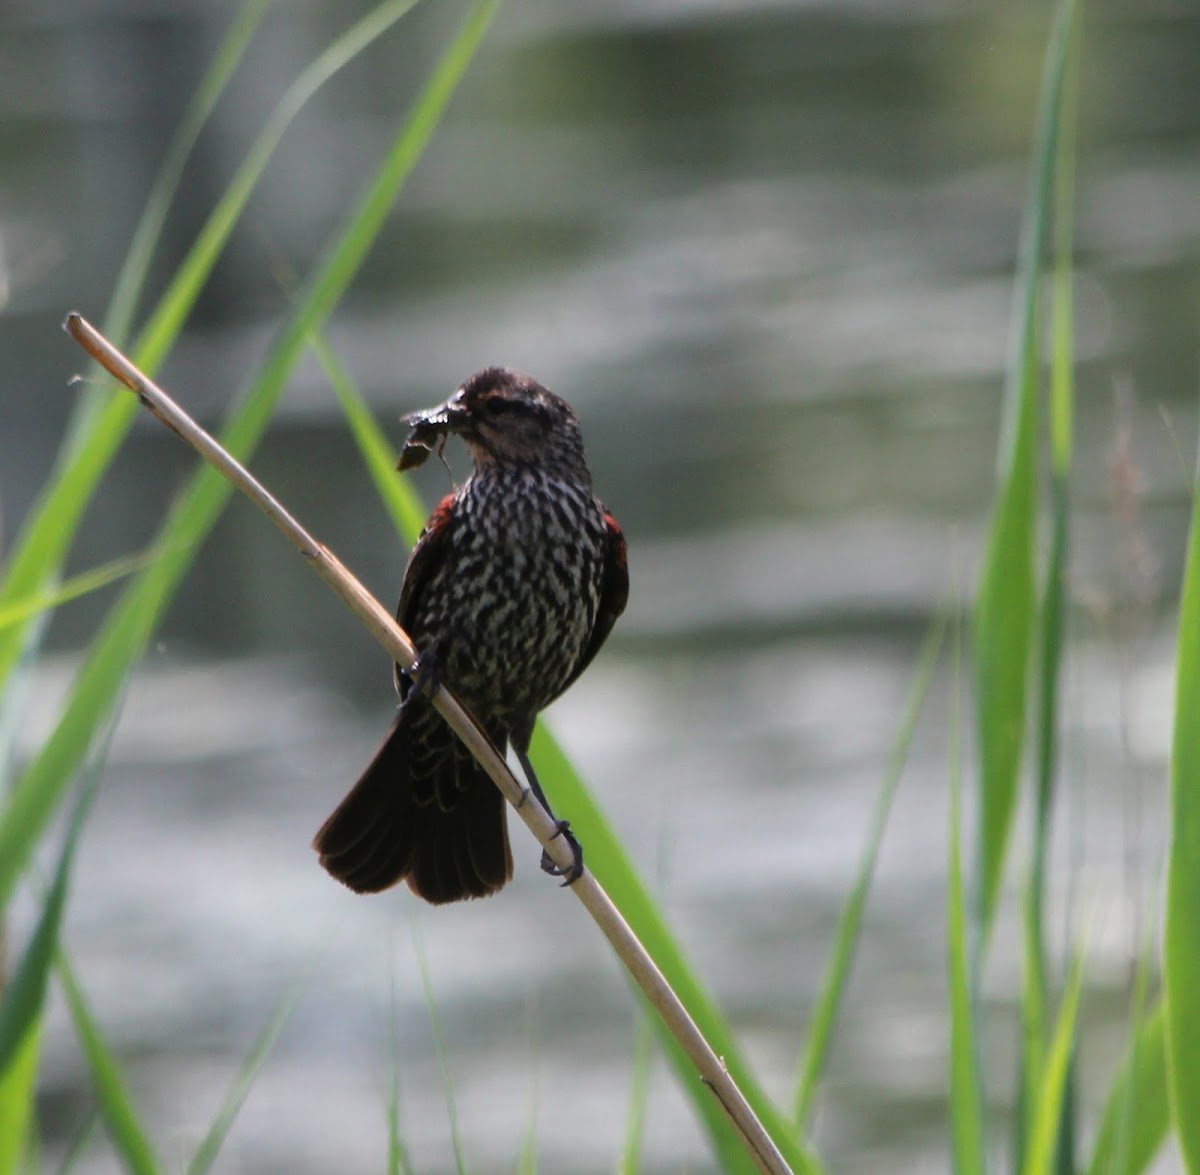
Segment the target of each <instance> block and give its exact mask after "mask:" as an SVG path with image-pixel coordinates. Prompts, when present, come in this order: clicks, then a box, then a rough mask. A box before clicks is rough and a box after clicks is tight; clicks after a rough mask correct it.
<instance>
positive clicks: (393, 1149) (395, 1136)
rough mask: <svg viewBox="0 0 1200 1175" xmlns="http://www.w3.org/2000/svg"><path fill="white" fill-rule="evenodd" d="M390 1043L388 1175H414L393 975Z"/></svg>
mask: <svg viewBox="0 0 1200 1175" xmlns="http://www.w3.org/2000/svg"><path fill="white" fill-rule="evenodd" d="M388 1044H389V1045H390V1050H389V1051H390V1056H389V1060H390V1062H391V1077H390V1079H389V1081H388V1101H387V1127H388V1163H387V1170H388V1175H412V1164H411V1163H410V1162H409V1158H408V1151H407V1150H406V1149H405V1146H404V1136H403V1134H401V1132H400V1027H399V1018H398V1017H397V1015H396V983H395V976H393V977H392V999H391V1003H390V1004H389V1005H388Z"/></svg>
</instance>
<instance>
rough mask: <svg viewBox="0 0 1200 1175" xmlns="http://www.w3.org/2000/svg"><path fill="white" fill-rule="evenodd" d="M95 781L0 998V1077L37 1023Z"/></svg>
mask: <svg viewBox="0 0 1200 1175" xmlns="http://www.w3.org/2000/svg"><path fill="white" fill-rule="evenodd" d="M110 730H111V727H110ZM98 778H99V772H98V771H97V772H94V773H92V775H91V776H90V777H89V778H88V779H86V780H85V782H84V786H83V788H82V789H81V791H80V793H79V798H78V799H77V800H76V802H75V810H74V812H73V813H72V814H71V820H70V823H69V824H68V826H67V833H66V836H65V837H64V839H63V846H62V849H61V850H60V851H59V855H58V865H57V867H56V868H55V870H54V879H53V881H52V882H51V884H50V888H49V890H48V891H47V892H46V895H45V897H44V898H43V900H42V910H41V914H40V915H39V916H38V921H37V926H36V927H35V928H34V931H33V934H32V936H31V937H30V940H29V945H28V946H27V947H26V948H25V952H24V954H23V955H22V956H21V959H20V961H19V962H18V963H17V966H16V969H15V970H14V971H13V973H12V975H11V977H10V978H9V980H8V983H7V985H6V986H5V988H4V992H3V997H2V998H0V1074H3V1073H6V1072H7V1071H8V1069H9V1068H10V1067H11V1066H12V1064H13V1063H14V1060H15V1059H16V1058H18V1056H19V1054H20V1053H21V1051H22V1049H23V1047H24V1044H25V1041H26V1040H27V1039H28V1038H29V1037H30V1035H32V1034H36V1033H37V1032H38V1030H39V1026H40V1024H41V1017H42V1008H43V1007H44V1005H45V1002H46V985H47V982H48V980H49V977H50V969H51V967H52V966H53V965H54V958H55V954H56V952H57V950H58V935H59V929H60V928H61V926H62V916H63V910H64V909H65V907H66V901H67V889H68V887H69V885H70V879H71V866H72V864H73V863H74V861H75V848H76V846H77V845H78V843H79V835H80V832H81V831H82V829H83V825H84V822H85V820H86V818H87V812H88V810H89V808H90V807H91V801H92V797H93V795H94V794H95V787H96V781H97V780H98Z"/></svg>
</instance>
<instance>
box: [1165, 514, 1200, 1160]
mask: <svg viewBox="0 0 1200 1175" xmlns="http://www.w3.org/2000/svg"><path fill="white" fill-rule="evenodd" d="M1176 648H1177V649H1178V662H1177V664H1176V669H1175V673H1176V680H1175V734H1174V741H1173V746H1172V754H1171V845H1170V850H1169V856H1168V861H1167V917H1166V927H1165V933H1164V939H1163V987H1164V1002H1165V1004H1166V1017H1167V1019H1166V1045H1167V1079H1168V1088H1169V1090H1170V1097H1171V1106H1172V1110H1173V1116H1174V1122H1175V1132H1176V1136H1177V1137H1178V1139H1179V1150H1180V1153H1181V1155H1182V1156H1183V1161H1184V1167H1185V1169H1186V1170H1187V1171H1188V1172H1189V1173H1190V1175H1197V1173H1198V1172H1200V1113H1197V1107H1198V1106H1200V724H1198V723H1197V721H1196V715H1197V714H1200V507H1198V506H1197V505H1196V499H1195V498H1194V497H1193V506H1192V522H1191V533H1190V535H1189V536H1188V553H1187V565H1186V568H1185V570H1184V578H1183V592H1182V596H1181V599H1180V602H1179V637H1178V641H1177V644H1176Z"/></svg>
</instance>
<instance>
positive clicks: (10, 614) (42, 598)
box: [0, 550, 159, 629]
mask: <svg viewBox="0 0 1200 1175" xmlns="http://www.w3.org/2000/svg"><path fill="white" fill-rule="evenodd" d="M158 557H159V552H157V551H155V550H150V551H142V552H140V553H139V554H137V555H127V556H126V557H125V558H123V559H114V560H113V561H112V562H111V563H105V564H104V565H103V566H101V567H96V568H93V569H92V570H91V571H84V572H81V573H80V574H79V575H75V576H72V577H71V578H70V579H68V580H67V581H66V582H65V583H61V584H59V585H58V586H57V587H56V588H54V590H53V591H45V592H39V593H38V594H37V595H35V596H33V597H32V598H30V599H27V600H18V601H17V602H16V603H13V604H8V605H7V606H5V607H3V608H0V629H2V628H7V627H8V626H9V625H12V624H20V623H22V622H23V621H25V620H29V619H30V618H31V617H34V616H37V615H39V614H40V613H42V612H49V611H51V610H52V609H54V608H58V607H59V606H60V605H62V604H69V603H70V602H71V601H72V600H77V599H79V597H80V596H86V595H89V594H91V593H92V592H95V591H99V590H100V589H101V588H104V587H108V585H109V584H111V583H116V582H117V580H119V579H124V578H125V577H126V576H128V575H132V574H133V573H134V572H136V571H140V570H141V569H142V568H143V567H146V566H147V565H148V564H149V563H151V562H152V561H153V560H155V559H157V558H158Z"/></svg>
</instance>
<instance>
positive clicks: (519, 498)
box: [313, 367, 629, 902]
mask: <svg viewBox="0 0 1200 1175" xmlns="http://www.w3.org/2000/svg"><path fill="white" fill-rule="evenodd" d="M408 421H409V423H410V424H412V426H413V427H412V432H411V433H410V435H409V439H408V442H407V444H406V445H405V448H404V452H403V454H402V456H401V459H400V465H401V468H408V467H409V466H411V465H415V464H420V462H421V461H422V460H423V459H424V458H425V457H426V456H428V453H429V451H430V450H431V449H432V448H433V447H434V446H435V445H437V444H441V443H444V442H445V440H446V437H447V434H448V433H451V432H453V433H457V434H458V435H459V436H461V437H462V438H463V440H464V441H465V442H466V444H467V447H468V449H469V450H470V452H471V456H472V458H473V460H474V464H475V469H474V472H473V474H472V475H471V477H470V478H469V479H468V480H467V481H466V482H464V483H463V484H462V485H461V486H460V487H459V488H458V489H457V490H455V491H454V492H453V493H451V494H449V495H447V496H446V497H445V498H444V499H443V500H442V502H441V504H440V505H439V506H438V507H437V509H436V510H434V512H433V514H432V515H431V516H430V518H429V521H428V522H427V523H426V524H425V529H424V530H423V531H422V532H421V537H420V539H419V540H418V541H417V545H416V547H414V549H413V553H412V557H411V559H410V560H409V564H408V570H407V572H406V573H405V576H404V586H403V588H402V590H401V593H400V605H399V608H398V609H397V619H398V620H399V621H400V624H401V626H402V627H403V628H404V629H405V630H406V631H407V632H408V633H409V635H410V636H411V637H412V638H413V641H414V642H415V644H416V646H417V649H418V651H419V653H420V661H419V666H418V670H417V672H416V674H415V676H414V678H413V679H411V680H410V678H409V677H408V676H406V675H405V674H403V673H401V671H400V669H399V667H397V669H396V673H395V679H396V688H397V689H398V690H399V692H400V697H401V704H400V710H399V712H398V714H397V715H396V720H395V722H394V723H393V724H392V728H391V730H390V732H389V733H388V736H387V738H386V739H385V740H384V743H383V746H382V747H380V748H379V751H378V752H377V753H376V755H375V758H374V759H373V760H372V761H371V764H370V766H369V767H367V769H366V771H365V772H364V773H363V776H362V778H361V779H360V780H359V781H358V783H356V784H355V785H354V788H353V790H352V791H351V792H350V794H349V795H347V796H346V798H345V799H344V800H343V801H342V803H341V805H340V806H339V807H338V809H337V811H335V812H334V813H333V815H332V816H330V817H329V819H328V820H327V821H326V822H325V824H324V825H323V826H322V828H321V830H320V832H318V833H317V836H316V839H315V840H314V842H313V847H314V848H315V849H316V850H317V852H318V853H320V855H321V864H322V865H323V866H324V867H325V868H326V869H327V870H328V871H329V872H330V873H331V874H333V876H334V877H336V878H337V879H338V880H339V881H341V882H343V883H344V884H346V885H347V886H349V887H350V888H351V889H352V890H355V891H357V892H359V893H375V892H378V891H379V890H382V889H387V888H388V887H389V886H391V885H394V884H396V882H398V881H401V880H406V881H407V882H408V885H409V888H410V889H411V890H412V891H413V892H414V893H415V894H418V895H419V896H420V897H423V898H425V899H426V900H427V901H430V902H453V901H457V900H459V899H460V898H471V897H483V896H484V895H486V894H490V893H495V891H496V890H498V889H499V888H500V887H501V886H502V885H504V883H505V882H506V881H508V880H509V878H510V877H512V854H511V852H510V851H509V847H508V827H507V823H506V819H505V811H504V799H503V797H502V796H501V794H500V792H499V791H498V790H497V788H496V786H495V784H494V783H493V782H492V781H491V779H490V778H489V777H488V776H487V775H486V774H485V772H484V771H483V769H482V768H481V767H480V766H479V765H478V764H477V763H476V762H475V760H474V759H473V758H472V757H471V755H470V753H469V752H468V751H467V749H466V748H465V747H464V746H463V744H462V743H461V742H460V741H459V739H458V737H457V736H456V735H455V734H454V733H453V731H451V729H450V727H449V726H447V725H446V723H445V722H444V721H443V719H442V717H441V715H439V714H438V713H437V711H436V710H434V709H433V707H432V705H431V704H430V703H429V700H428V699H429V697H430V696H431V694H432V693H433V692H434V691H435V690H436V688H437V687H438V686H439V685H441V684H444V685H446V686H447V687H448V688H449V689H450V690H451V691H452V692H453V693H454V694H455V695H456V696H457V697H458V699H459V700H460V701H461V702H462V703H463V704H464V705H465V706H466V707H467V709H468V710H470V711H471V712H472V713H473V714H474V715H475V717H476V718H478V719H479V721H480V722H481V723H482V725H483V726H484V728H485V729H486V730H487V732H488V735H489V736H490V737H491V739H492V741H493V742H494V743H495V744H496V746H497V748H499V750H500V752H501V753H502V754H503V752H504V748H505V746H506V745H507V743H508V742H510V741H511V742H512V745H513V748H514V750H515V751H516V752H517V756H518V758H519V759H520V761H521V764H522V766H523V767H524V769H525V773H526V776H527V777H528V780H529V783H530V786H531V787H532V788H533V789H534V791H535V793H536V794H537V795H538V796H539V798H541V799H542V800H543V802H544V797H543V796H542V795H541V788H540V787H539V786H538V784H537V779H536V776H534V774H533V771H532V768H531V767H530V765H529V758H528V750H529V740H530V738H531V737H532V735H533V724H534V721H535V719H536V718H537V714H538V711H539V710H541V709H543V708H544V707H545V706H548V705H549V704H550V702H552V701H553V700H554V699H555V698H556V697H558V695H559V694H561V693H562V692H563V690H565V689H566V688H567V686H569V685H570V684H571V683H572V682H573V681H574V680H575V679H576V678H577V677H578V676H579V675H580V673H582V672H583V670H584V669H586V668H587V666H588V664H589V663H590V662H591V660H592V658H593V657H594V656H595V655H596V651H597V650H598V649H599V648H600V646H601V645H602V644H603V643H604V641H605V638H606V637H607V636H608V634H609V632H610V631H611V630H612V626H613V623H614V622H615V621H616V619H617V617H618V616H619V615H620V614H621V612H622V611H623V610H624V608H625V601H626V598H627V597H628V594H629V574H628V571H627V570H626V565H625V539H624V536H623V535H622V534H621V528H620V527H619V526H618V525H617V523H616V521H615V520H614V519H613V517H612V515H611V514H609V513H608V511H607V510H606V509H605V507H604V504H603V503H602V502H601V501H600V500H599V499H598V498H597V497H596V496H595V495H594V494H593V492H592V478H591V474H590V473H589V472H588V467H587V463H586V461H585V460H584V453H583V438H582V436H581V434H580V430H579V420H578V418H577V417H576V416H575V413H574V412H573V411H572V410H571V406H570V405H569V404H568V403H567V402H566V401H565V400H563V399H561V398H560V397H558V396H556V395H554V394H553V393H552V392H549V391H547V390H546V389H545V388H544V387H542V386H541V385H540V384H539V383H537V382H536V381H535V380H532V379H530V378H529V377H528V376H526V375H520V374H518V373H517V372H514V371H507V370H505V369H503V368H499V367H489V368H488V369H487V370H486V371H481V372H478V373H477V374H475V375H473V376H472V377H471V378H470V379H469V380H467V382H466V383H465V384H463V386H462V387H461V388H460V389H459V390H458V391H457V392H455V394H454V395H453V396H451V397H450V399H449V400H447V401H446V403H445V404H442V405H440V406H439V407H437V408H434V409H431V410H429V411H428V412H422V413H417V414H415V415H414V416H410V417H409V418H408ZM560 828H561V829H562V830H563V831H564V832H566V824H565V822H563V823H562V824H560ZM568 837H569V839H571V841H572V844H574V840H573V838H570V834H569V833H568ZM575 849H576V871H574V872H573V873H571V876H577V870H578V868H579V866H580V858H579V851H578V846H577V845H575ZM543 868H545V869H547V870H548V871H549V872H556V870H554V869H553V868H552V867H551V863H550V861H549V858H548V857H544V858H543ZM569 872H570V871H569Z"/></svg>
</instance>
